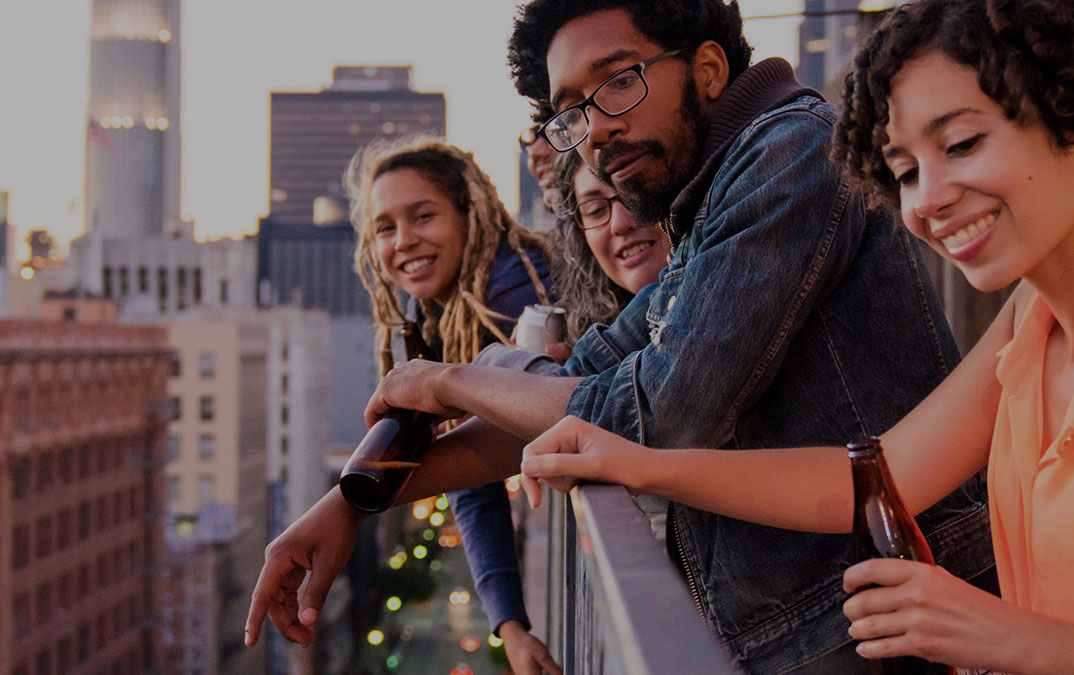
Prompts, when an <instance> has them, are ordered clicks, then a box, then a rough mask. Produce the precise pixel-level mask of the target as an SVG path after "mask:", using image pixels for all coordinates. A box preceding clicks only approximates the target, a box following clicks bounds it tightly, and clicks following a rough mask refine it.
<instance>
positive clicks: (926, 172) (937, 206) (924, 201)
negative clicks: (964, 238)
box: [910, 164, 962, 219]
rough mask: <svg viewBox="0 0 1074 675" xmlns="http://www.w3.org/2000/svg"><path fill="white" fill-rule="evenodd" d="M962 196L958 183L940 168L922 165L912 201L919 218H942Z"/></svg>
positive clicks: (919, 168) (918, 172)
mask: <svg viewBox="0 0 1074 675" xmlns="http://www.w3.org/2000/svg"><path fill="white" fill-rule="evenodd" d="M961 196H962V190H961V188H959V186H958V183H957V182H956V181H954V180H952V177H951V176H950V174H949V173H948V172H947V171H946V170H945V169H943V168H942V167H939V166H935V165H933V166H928V165H924V164H922V165H920V166H918V169H917V183H916V184H915V185H914V188H913V193H912V195H910V198H911V199H912V205H913V212H914V215H915V216H917V217H918V218H924V219H929V218H941V217H943V215H944V212H945V210H946V209H947V208H948V207H949V206H951V205H952V204H954V203H956V202H957V201H958V200H959V199H960V198H961Z"/></svg>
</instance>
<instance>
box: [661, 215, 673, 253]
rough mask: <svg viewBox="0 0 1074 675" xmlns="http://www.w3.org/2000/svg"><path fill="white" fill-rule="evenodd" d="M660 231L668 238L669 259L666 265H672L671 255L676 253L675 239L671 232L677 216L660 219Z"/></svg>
mask: <svg viewBox="0 0 1074 675" xmlns="http://www.w3.org/2000/svg"><path fill="white" fill-rule="evenodd" d="M659 222H660V229H661V230H662V231H663V233H664V236H665V237H667V238H668V244H669V246H668V257H667V260H666V264H668V265H670V264H671V254H672V253H673V252H674V251H675V239H674V238H673V237H672V236H671V231H672V229H674V227H675V214H671V215H669V216H668V217H667V218H661V219H660V221H659Z"/></svg>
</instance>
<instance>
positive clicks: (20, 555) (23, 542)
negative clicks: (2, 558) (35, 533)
mask: <svg viewBox="0 0 1074 675" xmlns="http://www.w3.org/2000/svg"><path fill="white" fill-rule="evenodd" d="M29 564H30V526H29V525H26V524H23V525H16V526H15V529H14V530H13V531H12V533H11V567H12V569H16V570H21V569H22V568H23V567H26V566H27V565H29Z"/></svg>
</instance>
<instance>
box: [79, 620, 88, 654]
mask: <svg viewBox="0 0 1074 675" xmlns="http://www.w3.org/2000/svg"><path fill="white" fill-rule="evenodd" d="M89 655H90V629H89V624H88V623H82V624H79V625H78V662H79V663H82V662H83V661H85V660H86V659H88V658H89Z"/></svg>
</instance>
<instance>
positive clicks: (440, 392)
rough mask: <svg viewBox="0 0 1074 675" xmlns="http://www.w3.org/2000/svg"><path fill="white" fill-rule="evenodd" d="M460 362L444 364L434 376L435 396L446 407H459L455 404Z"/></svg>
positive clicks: (433, 387)
mask: <svg viewBox="0 0 1074 675" xmlns="http://www.w3.org/2000/svg"><path fill="white" fill-rule="evenodd" d="M460 371H461V369H460V367H459V366H458V364H444V365H443V366H442V367H441V368H439V369H438V370H437V373H436V375H435V376H434V377H433V381H432V389H433V398H435V399H436V400H437V402H438V403H439V404H440V405H441V406H443V407H445V408H457V407H459V406H457V405H455V396H454V392H455V385H456V382H457V380H458V379H459V375H460Z"/></svg>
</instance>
